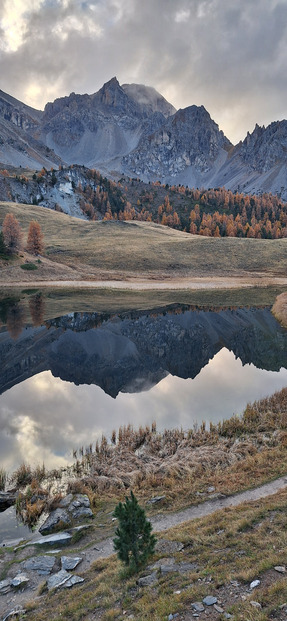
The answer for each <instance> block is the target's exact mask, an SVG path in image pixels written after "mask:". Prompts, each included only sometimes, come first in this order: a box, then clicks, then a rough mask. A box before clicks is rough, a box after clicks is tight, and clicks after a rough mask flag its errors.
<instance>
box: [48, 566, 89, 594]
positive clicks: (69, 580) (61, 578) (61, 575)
mask: <svg viewBox="0 0 287 621" xmlns="http://www.w3.org/2000/svg"><path fill="white" fill-rule="evenodd" d="M79 582H84V578H81V577H80V576H74V575H73V574H70V573H69V572H68V571H66V570H65V569H61V571H58V572H57V573H56V574H53V575H52V576H49V578H48V580H47V587H48V590H49V591H51V590H52V589H59V588H61V587H66V588H67V587H72V586H73V585H74V584H78V583H79Z"/></svg>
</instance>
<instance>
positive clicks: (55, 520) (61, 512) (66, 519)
mask: <svg viewBox="0 0 287 621" xmlns="http://www.w3.org/2000/svg"><path fill="white" fill-rule="evenodd" d="M71 523H72V521H71V518H70V516H69V514H68V512H67V511H66V509H62V508H57V509H55V510H54V511H52V513H50V515H49V516H48V517H47V519H46V520H45V522H44V524H42V526H40V528H39V532H40V533H41V534H42V535H49V533H52V532H53V531H54V530H55V529H56V528H57V527H59V525H63V528H67V526H70V525H71Z"/></svg>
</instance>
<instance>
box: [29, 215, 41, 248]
mask: <svg viewBox="0 0 287 621" xmlns="http://www.w3.org/2000/svg"><path fill="white" fill-rule="evenodd" d="M43 250H44V237H43V233H42V230H41V227H40V224H39V222H37V221H36V220H32V222H30V225H29V231H28V237H27V251H28V252H30V254H36V255H37V254H42V253H43Z"/></svg>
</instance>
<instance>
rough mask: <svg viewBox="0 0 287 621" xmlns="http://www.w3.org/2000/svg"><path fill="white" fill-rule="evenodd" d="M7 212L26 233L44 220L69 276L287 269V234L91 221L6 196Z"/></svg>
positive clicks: (49, 251) (277, 273)
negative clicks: (212, 232) (217, 233)
mask: <svg viewBox="0 0 287 621" xmlns="http://www.w3.org/2000/svg"><path fill="white" fill-rule="evenodd" d="M8 212H11V213H13V214H14V215H15V216H16V217H17V219H18V220H19V222H20V224H21V227H22V229H23V232H24V239H26V234H27V231H28V227H29V222H30V221H31V220H37V221H38V222H39V223H40V225H41V228H42V231H43V233H44V239H45V256H46V257H47V258H48V259H49V260H50V261H51V262H53V263H54V264H55V263H57V264H60V265H62V266H63V267H64V266H66V267H67V268H69V269H70V272H69V279H72V278H73V277H74V278H75V279H76V278H77V270H79V271H80V272H82V274H85V277H86V278H88V279H89V278H90V279H91V280H92V279H93V278H95V277H100V278H101V277H103V278H104V277H107V276H109V277H112V278H113V279H124V278H126V277H129V276H133V277H136V276H137V277H138V276H140V277H145V278H150V279H153V278H155V279H158V278H171V277H194V278H195V277H209V276H220V277H231V278H232V277H246V278H247V277H250V276H253V277H257V278H259V279H260V277H262V276H263V275H264V276H267V277H271V278H272V277H286V274H287V239H281V240H258V239H238V238H231V237H228V238H227V237H226V238H209V237H202V236H198V235H196V236H193V235H190V234H188V233H183V232H180V231H176V230H174V229H170V228H168V227H165V226H162V225H157V224H153V223H150V222H113V221H111V222H110V221H100V222H91V221H84V220H79V219H77V218H72V217H70V216H67V215H65V214H63V213H58V212H54V211H51V210H48V209H46V208H43V207H39V206H31V205H21V204H17V203H3V202H2V203H0V224H1V223H2V222H3V220H4V217H5V215H6V213H8ZM42 271H43V266H42V265H41V266H40V267H39V269H38V271H37V272H33V274H32V277H33V278H34V280H35V279H36V278H38V277H41V272H42ZM23 274H24V273H23V272H22V277H23ZM25 277H26V274H25ZM46 277H48V275H46ZM51 277H53V274H51Z"/></svg>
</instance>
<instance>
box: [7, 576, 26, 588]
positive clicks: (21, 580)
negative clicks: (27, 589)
mask: <svg viewBox="0 0 287 621" xmlns="http://www.w3.org/2000/svg"><path fill="white" fill-rule="evenodd" d="M27 582H29V578H28V576H26V575H25V574H17V576H15V578H13V580H11V586H12V587H14V589H17V588H18V587H23V586H24V585H25V584H27Z"/></svg>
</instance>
